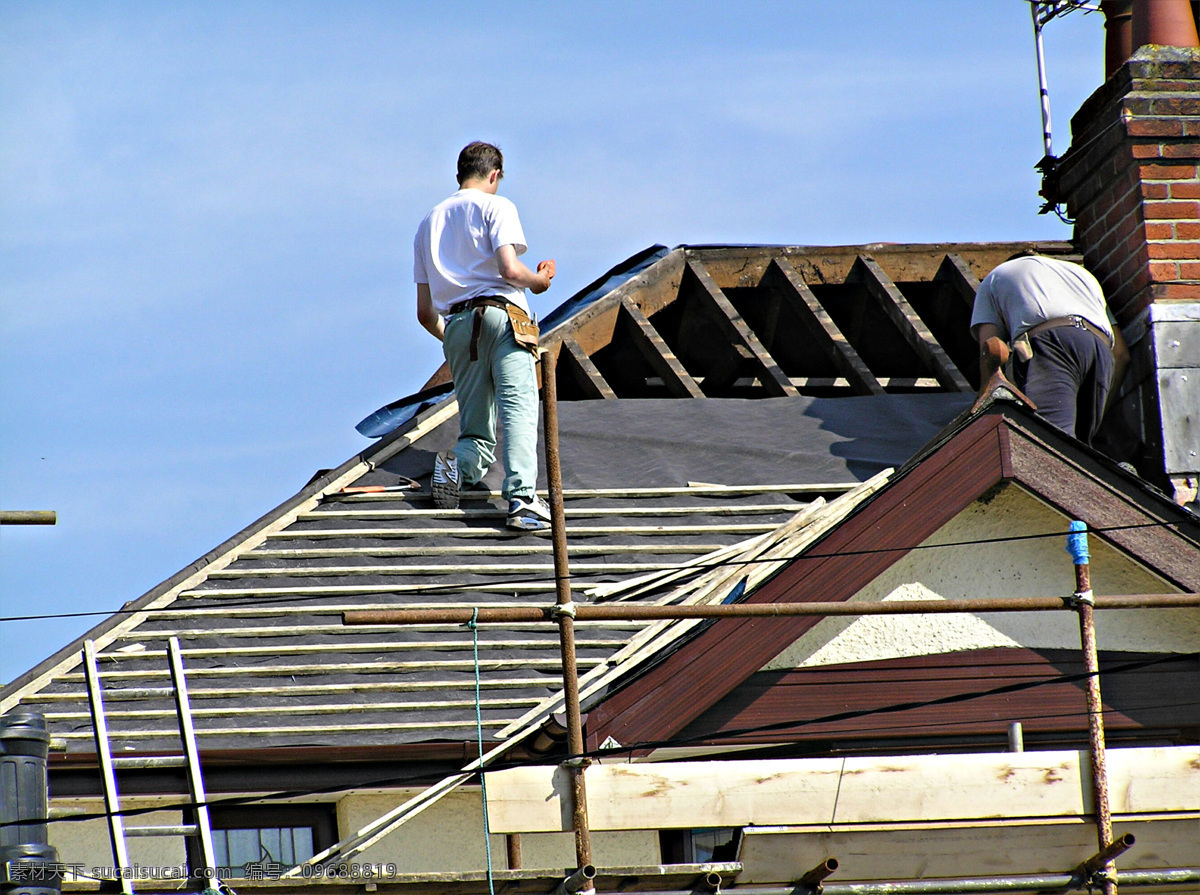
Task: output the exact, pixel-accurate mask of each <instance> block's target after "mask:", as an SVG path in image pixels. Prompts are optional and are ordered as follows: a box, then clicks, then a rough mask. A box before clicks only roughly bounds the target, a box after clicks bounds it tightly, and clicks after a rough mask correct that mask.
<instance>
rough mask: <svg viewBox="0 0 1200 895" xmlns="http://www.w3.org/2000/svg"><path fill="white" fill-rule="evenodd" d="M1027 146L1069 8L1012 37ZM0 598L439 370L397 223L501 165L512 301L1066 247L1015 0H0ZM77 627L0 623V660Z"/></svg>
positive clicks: (330, 437) (1070, 35)
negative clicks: (757, 254) (620, 277)
mask: <svg viewBox="0 0 1200 895" xmlns="http://www.w3.org/2000/svg"><path fill="white" fill-rule="evenodd" d="M1045 42H1046V52H1047V57H1048V69H1049V79H1050V88H1051V97H1052V103H1053V111H1054V115H1055V120H1054V131H1055V148H1056V150H1057V151H1058V152H1060V153H1061V152H1062V151H1063V150H1065V148H1066V146H1067V143H1068V139H1069V133H1068V132H1069V127H1068V121H1069V118H1070V115H1071V113H1072V112H1073V111H1074V110H1075V109H1076V108H1078V106H1079V104H1080V102H1081V101H1082V100H1083V99H1084V98H1085V97H1086V96H1087V95H1088V94H1089V93H1091V91H1092V90H1094V89H1095V88H1096V87H1098V86H1099V84H1100V82H1101V78H1102V75H1103V57H1102V54H1103V22H1102V19H1101V17H1100V16H1099V15H1098V14H1095V15H1083V14H1080V13H1074V14H1071V15H1069V16H1066V17H1063V18H1061V19H1059V20H1056V21H1054V22H1052V23H1051V24H1050V25H1049V26H1048V27H1047V30H1046V38H1045ZM0 96H3V97H4V100H3V102H0V506H2V507H3V508H4V509H52V510H55V511H57V513H58V517H59V522H58V525H56V526H54V527H40V526H39V527H13V526H5V527H4V528H3V529H2V530H0V601H2V610H0V615H3V616H4V617H6V618H11V617H13V616H23V615H32V614H56V613H71V612H107V611H112V610H116V609H118V608H120V606H121V605H122V604H123V603H125V602H126V601H128V600H131V599H135V598H136V597H138V596H140V595H141V594H142V593H143V592H145V591H146V590H148V589H149V588H151V587H153V586H154V585H155V584H157V583H158V582H160V581H162V580H163V579H165V578H167V577H169V576H170V575H172V574H173V573H174V572H176V571H178V570H179V569H180V568H182V567H183V566H185V565H186V564H187V563H189V562H191V561H192V560H194V559H195V558H197V557H198V556H200V555H202V554H203V553H205V552H206V551H208V550H210V549H211V548H212V547H214V546H216V545H217V544H219V543H220V542H222V541H223V540H225V539H226V538H227V537H229V536H231V535H232V534H234V533H236V532H237V531H239V530H240V529H242V528H243V527H244V526H246V525H247V524H249V523H250V522H252V521H253V520H254V519H256V518H257V517H258V516H260V515H262V514H263V513H265V512H267V511H268V510H270V509H271V508H272V507H274V506H276V505H277V504H279V503H280V502H282V501H283V500H285V499H287V498H288V497H289V496H291V495H292V494H293V493H295V492H296V491H297V490H299V489H300V488H301V487H302V486H303V485H304V483H305V482H306V481H307V480H308V479H309V478H310V476H311V475H312V474H313V473H314V472H315V471H316V470H317V469H319V468H326V467H332V466H336V465H338V464H339V463H341V462H342V461H344V460H346V459H347V458H349V457H350V456H352V455H353V454H355V453H356V452H358V451H359V450H361V449H362V448H364V447H366V446H367V444H368V442H367V440H366V439H364V438H362V437H361V436H359V435H358V433H357V432H355V430H354V425H355V423H357V422H358V421H359V420H360V419H362V418H363V417H364V416H366V415H367V414H368V413H370V412H371V411H372V410H374V409H375V408H377V407H379V406H380V405H382V404H385V403H387V402H389V401H391V400H394V399H395V398H398V397H401V396H403V395H406V394H409V393H411V392H413V391H415V390H416V389H418V388H419V387H420V386H421V384H422V383H423V382H424V381H425V380H426V379H427V378H428V376H429V375H430V374H431V373H432V372H433V371H434V369H435V368H436V367H437V365H438V363H439V361H440V348H439V346H438V344H437V343H436V342H435V341H434V340H433V339H431V338H430V337H429V336H428V335H426V334H425V333H424V332H423V331H422V330H420V329H419V327H418V326H417V324H416V322H415V313H414V291H413V287H412V284H411V275H412V257H411V238H412V232H413V230H414V228H415V226H416V224H417V222H418V221H419V220H420V218H421V217H422V215H423V214H424V213H425V211H426V210H427V209H428V208H429V207H430V206H432V205H433V204H435V203H436V202H437V201H439V200H440V199H442V198H443V197H444V196H445V195H448V194H449V193H450V192H452V191H453V189H454V186H455V185H454V182H453V174H454V159H455V157H456V155H457V153H458V150H459V149H460V148H461V147H462V146H463V145H464V144H465V143H467V142H469V141H470V140H472V139H486V140H491V141H493V142H496V143H498V144H499V145H500V146H501V147H502V148H503V149H504V151H505V155H506V166H505V167H506V174H507V176H506V178H505V181H504V184H503V187H502V191H503V192H504V194H506V195H508V196H509V197H510V198H512V199H513V200H514V201H515V202H516V203H517V206H518V208H519V209H520V212H521V217H522V222H523V224H524V226H525V231H526V234H527V237H528V240H529V243H530V257H531V258H533V259H540V258H544V257H553V258H555V259H556V260H557V262H558V278H557V279H556V280H555V284H554V287H553V288H552V289H551V291H550V292H548V293H546V294H545V295H543V296H540V297H539V298H537V299H535V300H534V307H535V309H537V310H539V311H541V312H543V313H544V312H545V311H547V310H549V309H550V308H552V307H553V306H555V305H557V304H558V303H560V302H561V301H563V300H565V299H566V298H568V297H569V296H570V295H571V294H572V293H574V292H575V291H576V290H578V289H580V288H582V287H583V286H585V285H586V284H587V283H589V282H590V281H591V280H593V279H595V278H596V277H597V276H599V275H600V274H602V273H603V272H604V271H605V270H607V269H608V268H609V267H611V266H613V265H614V264H616V263H618V262H619V261H621V260H623V259H624V258H626V257H628V256H629V255H631V254H633V253H635V252H637V251H638V250H640V249H642V248H644V247H646V246H648V245H651V244H654V243H663V244H665V245H677V244H680V243H737V244H750V243H772V244H778V243H784V244H810V245H821V244H825V245H833V244H857V243H867V242H877V241H889V242H938V241H990V240H1008V239H1065V238H1069V236H1070V232H1069V228H1067V227H1066V226H1065V225H1063V224H1062V223H1061V222H1059V221H1058V220H1057V219H1055V218H1054V217H1052V216H1038V215H1037V213H1036V212H1037V208H1038V205H1039V200H1038V197H1037V186H1038V179H1037V175H1036V173H1035V172H1034V170H1033V165H1034V164H1035V163H1036V162H1037V161H1038V159H1039V158H1040V157H1041V155H1042V144H1041V122H1040V118H1039V113H1038V99H1037V76H1036V67H1035V56H1034V44H1033V29H1032V25H1031V19H1030V13H1029V5H1028V3H1026V2H1024V0H955V2H946V0H924V2H922V0H909V2H906V0H838V2H817V0H792V2H774V3H773V2H739V3H733V4H723V5H719V6H716V5H703V4H698V3H684V2H649V3H637V4H635V3H625V2H620V0H608V2H604V3H594V2H571V3H563V2H559V3H551V2H522V3H511V4H497V3H486V4H484V3H473V2H457V0H441V2H400V0H395V2H367V0H338V2H302V0H289V2H284V0H258V2H225V0H204V2H187V0H177V2H149V0H142V2H109V0H88V2H55V0H36V2H26V0H0ZM99 620H100V619H99V618H91V619H89V618H73V619H49V620H39V621H28V622H14V621H2V622H0V644H2V645H3V649H2V650H0V681H6V680H10V679H12V678H13V677H15V676H16V675H18V674H20V673H21V672H23V671H24V670H26V669H28V668H29V667H32V666H33V665H34V664H36V662H38V661H40V660H41V659H42V658H45V657H46V656H48V655H50V654H51V653H53V652H54V651H55V650H57V649H58V648H60V647H61V646H64V645H66V644H67V643H69V642H70V641H71V640H72V639H73V638H75V637H76V636H78V635H80V634H82V633H83V632H84V631H86V630H87V629H88V628H89V627H90V626H91V625H92V624H95V623H96V622H98V621H99Z"/></svg>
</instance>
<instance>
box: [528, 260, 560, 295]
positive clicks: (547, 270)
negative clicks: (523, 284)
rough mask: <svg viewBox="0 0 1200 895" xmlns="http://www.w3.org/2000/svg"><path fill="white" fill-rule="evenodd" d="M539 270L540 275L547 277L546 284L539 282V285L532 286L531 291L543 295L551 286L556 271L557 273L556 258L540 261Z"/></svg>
mask: <svg viewBox="0 0 1200 895" xmlns="http://www.w3.org/2000/svg"><path fill="white" fill-rule="evenodd" d="M537 272H538V275H539V276H542V277H544V278H545V280H546V284H545V285H544V286H543V285H541V284H538V285H537V286H530V287H529V291H530V292H532V293H533V294H534V295H541V294H542V293H543V292H545V291H546V290H547V289H549V288H550V281H551V280H553V279H554V273H555V268H554V259H553V258H547V259H546V260H545V261H539V262H538V266H537Z"/></svg>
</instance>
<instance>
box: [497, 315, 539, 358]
mask: <svg viewBox="0 0 1200 895" xmlns="http://www.w3.org/2000/svg"><path fill="white" fill-rule="evenodd" d="M504 309H505V310H506V311H508V319H509V322H510V323H512V331H513V338H514V339H516V340H517V344H518V345H520V346H521V347H522V348H525V349H526V350H528V351H530V352H532V353H533V354H534V355H535V356H536V355H537V351H538V337H539V336H540V335H541V333H540V331H539V330H538V325H537V324H536V323H534V322H533V320H531V319H530V317H529V315H528V314H526V313H525V312H524V311H523V310H521V309H520V308H519V307H517V306H516V305H514V304H513V303H512V302H509V303H508V304H506V305H505V306H504Z"/></svg>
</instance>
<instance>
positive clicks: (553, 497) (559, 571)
mask: <svg viewBox="0 0 1200 895" xmlns="http://www.w3.org/2000/svg"><path fill="white" fill-rule="evenodd" d="M541 358H542V405H543V407H542V423H543V426H544V428H545V442H546V484H547V485H548V487H549V492H550V527H551V534H552V536H553V540H554V583H555V592H556V594H557V601H556V603H555V606H554V608H553V610H552V615H553V617H554V619H555V620H556V621H557V622H558V639H559V644H560V645H561V647H562V675H563V701H564V704H565V706H566V710H567V752H568V756H567V761H566V762H565V765H566V768H567V772H568V773H569V774H570V775H571V817H572V821H573V823H572V827H573V828H574V831H575V867H576V870H575V873H574V874H572V875H571V876H570V877H569V878H568V880H567V881H564V884H567V883H570V882H571V881H572V880H576V879H577V881H578V883H579V885H578V886H577V887H576V888H574V889H570V890H569V891H572V892H579V891H592V890H593V889H594V887H593V884H592V882H591V880H592V878H593V877H594V876H595V875H596V872H595V868H594V867H593V866H592V837H591V832H590V830H589V828H588V814H587V786H586V783H585V781H584V776H583V774H584V770H585V768H586V767H587V765H588V759H586V758H585V757H584V755H583V719H582V717H581V715H580V709H579V669H578V665H577V663H576V660H575V614H576V612H577V607H576V606H575V604H574V602H573V601H572V600H571V569H570V564H569V562H568V560H567V522H566V514H565V512H564V510H563V487H562V467H561V465H560V463H559V455H558V387H557V365H558V355H557V353H556V352H554V351H544V352H542V355H541ZM589 871H590V873H589Z"/></svg>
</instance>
